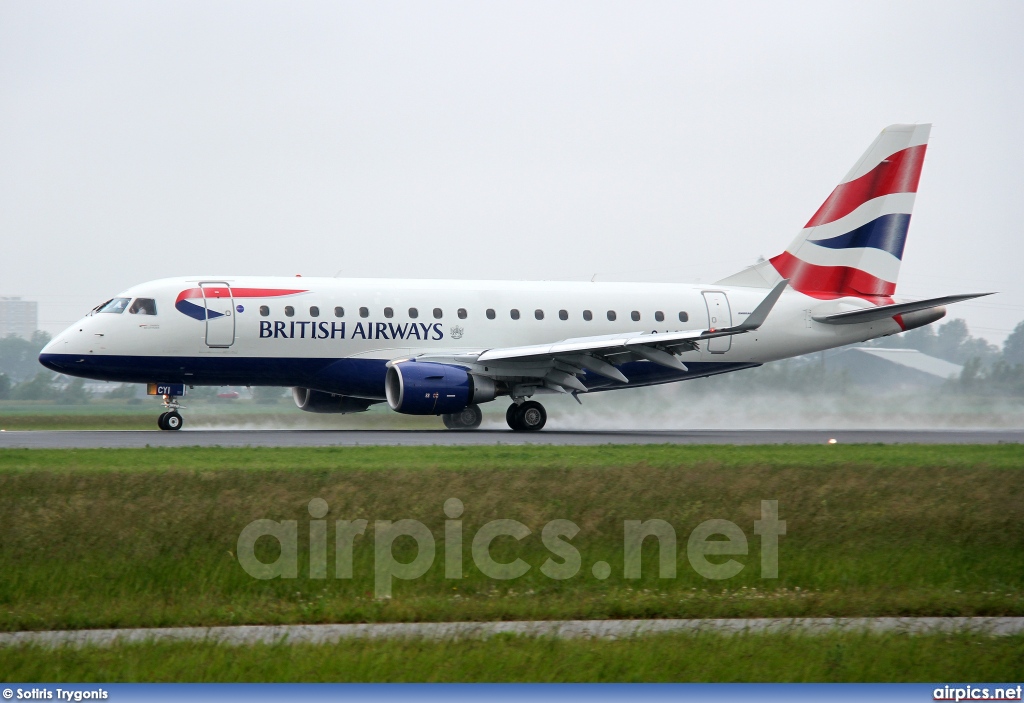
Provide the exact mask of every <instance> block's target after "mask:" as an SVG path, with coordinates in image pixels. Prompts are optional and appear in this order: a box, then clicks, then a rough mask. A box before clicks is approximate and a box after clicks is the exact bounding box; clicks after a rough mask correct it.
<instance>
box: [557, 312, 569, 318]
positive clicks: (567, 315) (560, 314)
mask: <svg viewBox="0 0 1024 703" xmlns="http://www.w3.org/2000/svg"><path fill="white" fill-rule="evenodd" d="M558 319H559V320H568V319H569V311H568V310H559V311H558Z"/></svg>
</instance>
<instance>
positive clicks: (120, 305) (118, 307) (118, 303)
mask: <svg viewBox="0 0 1024 703" xmlns="http://www.w3.org/2000/svg"><path fill="white" fill-rule="evenodd" d="M131 301H132V299H131V298H114V299H113V300H108V301H107V302H105V303H103V305H101V306H100V309H99V310H97V311H96V312H112V313H114V314H115V315H120V314H121V313H123V312H124V311H125V309H126V308H127V307H128V303H130V302H131Z"/></svg>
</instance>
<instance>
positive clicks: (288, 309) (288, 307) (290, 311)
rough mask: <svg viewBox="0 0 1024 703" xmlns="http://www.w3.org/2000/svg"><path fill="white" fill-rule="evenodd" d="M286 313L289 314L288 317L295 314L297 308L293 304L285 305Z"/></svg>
mask: <svg viewBox="0 0 1024 703" xmlns="http://www.w3.org/2000/svg"><path fill="white" fill-rule="evenodd" d="M284 314H285V315H287V316H288V317H291V316H293V315H294V314H295V308H293V307H292V306H291V305H285V306H284Z"/></svg>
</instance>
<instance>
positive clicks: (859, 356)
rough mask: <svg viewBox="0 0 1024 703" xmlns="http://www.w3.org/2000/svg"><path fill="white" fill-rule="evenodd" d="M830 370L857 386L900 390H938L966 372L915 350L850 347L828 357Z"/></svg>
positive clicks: (826, 361) (960, 367)
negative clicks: (932, 387) (840, 373)
mask: <svg viewBox="0 0 1024 703" xmlns="http://www.w3.org/2000/svg"><path fill="white" fill-rule="evenodd" d="M825 364H826V366H827V367H828V368H829V369H830V370H833V371H835V370H844V371H846V372H847V374H848V376H849V379H850V382H852V383H855V384H857V385H867V386H880V387H885V388H890V389H897V388H900V387H921V386H937V385H939V384H941V383H943V382H944V381H946V380H947V379H950V378H957V377H959V376H960V372H961V371H963V367H962V366H957V365H956V364H952V363H950V362H948V361H944V360H943V359H936V358H935V357H934V356H928V355H927V354H923V353H921V352H919V351H917V350H916V349H887V348H882V347H851V348H847V349H841V350H839V351H837V352H834V353H832V354H828V355H827V356H826V357H825Z"/></svg>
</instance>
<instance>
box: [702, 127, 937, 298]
mask: <svg viewBox="0 0 1024 703" xmlns="http://www.w3.org/2000/svg"><path fill="white" fill-rule="evenodd" d="M930 131H931V125H928V124H922V125H891V126H889V127H886V128H885V129H884V130H882V133H881V134H880V135H878V138H877V139H875V141H874V143H872V144H871V146H870V147H868V150H867V151H866V152H864V155H863V156H862V157H861V158H860V160H859V161H857V163H856V165H855V166H854V167H853V168H852V169H851V170H850V172H849V173H848V174H846V177H845V178H844V179H843V180H842V182H841V183H840V184H839V185H838V186H836V189H835V190H833V191H832V194H831V195H830V196H828V198H827V199H826V200H825V202H824V203H823V204H822V205H821V207H820V208H818V211H817V212H815V213H814V216H813V217H811V219H810V220H809V221H808V223H807V224H806V225H804V228H803V230H801V231H800V234H798V235H797V237H796V239H794V240H793V243H792V244H790V245H789V247H787V248H786V251H784V252H782V253H781V254H779V255H778V256H773V257H772V258H771V259H769V260H768V261H764V262H762V263H759V264H757V265H756V266H753V267H751V268H749V269H747V270H745V271H742V272H740V273H738V274H736V275H734V276H730V277H729V278H726V279H724V280H722V281H720V283H723V284H733V285H750V286H760V287H768V286H771V285H773V284H774V283H776V282H777V281H780V280H782V279H783V278H788V279H790V285H791V286H792V287H793V288H794V289H796V290H798V291H800V292H801V293H806V294H807V295H812V296H814V297H816V298H835V297H841V296H847V295H849V296H857V297H865V296H867V297H871V296H890V295H892V294H893V293H895V292H896V278H897V276H898V275H899V271H900V260H901V259H902V257H903V247H904V245H905V244H906V241H907V230H908V228H909V227H910V215H911V213H912V211H913V209H914V197H915V195H916V193H917V184H918V181H919V180H920V178H921V165H922V164H923V162H924V153H925V149H927V146H928V135H929V133H930Z"/></svg>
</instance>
